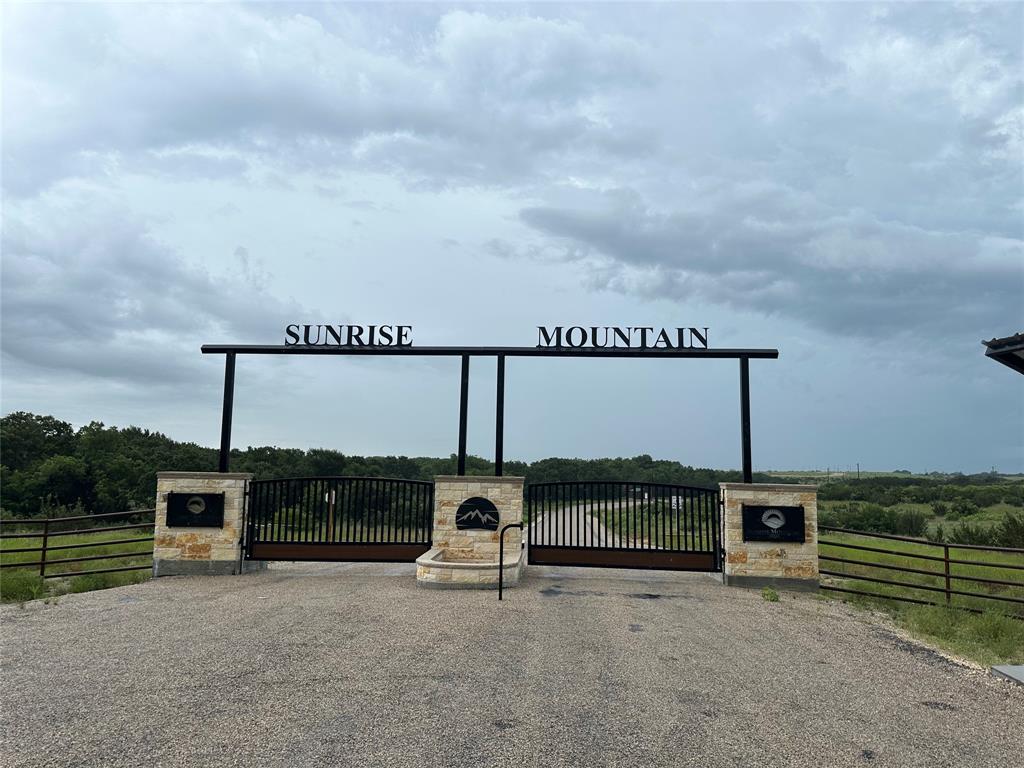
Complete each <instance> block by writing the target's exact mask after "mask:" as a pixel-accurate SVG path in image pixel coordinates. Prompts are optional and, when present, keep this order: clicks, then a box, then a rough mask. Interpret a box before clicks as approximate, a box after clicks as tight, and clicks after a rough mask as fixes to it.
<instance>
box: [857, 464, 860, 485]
mask: <svg viewBox="0 0 1024 768" xmlns="http://www.w3.org/2000/svg"><path fill="white" fill-rule="evenodd" d="M857 480H858V481H859V480H860V462H859V461H858V462H857Z"/></svg>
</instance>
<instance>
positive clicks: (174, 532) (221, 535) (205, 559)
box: [153, 472, 264, 576]
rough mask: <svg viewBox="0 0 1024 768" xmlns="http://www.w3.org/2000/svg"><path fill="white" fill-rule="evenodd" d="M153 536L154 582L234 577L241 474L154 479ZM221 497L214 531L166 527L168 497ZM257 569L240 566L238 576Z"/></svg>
mask: <svg viewBox="0 0 1024 768" xmlns="http://www.w3.org/2000/svg"><path fill="white" fill-rule="evenodd" d="M156 478H157V479H156V530H155V531H154V533H153V535H154V539H153V575H154V576H191V575H219V574H232V573H238V571H239V555H240V552H241V549H240V547H241V542H242V532H243V531H242V525H243V522H242V521H243V511H244V505H245V484H246V482H247V481H248V480H250V479H252V475H250V474H247V473H243V472H226V473H220V472H159V473H157V476H156ZM170 493H181V494H208V493H212V494H219V493H223V494H224V524H223V526H220V527H212V526H208V527H197V526H189V527H178V526H174V527H171V526H168V525H167V500H168V494H170ZM263 565H264V564H263V563H242V567H243V569H244V570H253V569H254V567H255V568H260V567H262V566H263Z"/></svg>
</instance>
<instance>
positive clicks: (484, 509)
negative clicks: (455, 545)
mask: <svg viewBox="0 0 1024 768" xmlns="http://www.w3.org/2000/svg"><path fill="white" fill-rule="evenodd" d="M499 519H500V515H499V514H498V508H497V507H496V506H494V502H492V501H490V500H489V499H485V498H482V497H480V496H473V497H472V498H469V499H466V500H465V501H464V502H462V504H460V505H459V508H458V510H457V511H456V512H455V527H456V528H457V529H458V530H460V531H465V530H473V529H477V530H483V531H496V530H498V520H499Z"/></svg>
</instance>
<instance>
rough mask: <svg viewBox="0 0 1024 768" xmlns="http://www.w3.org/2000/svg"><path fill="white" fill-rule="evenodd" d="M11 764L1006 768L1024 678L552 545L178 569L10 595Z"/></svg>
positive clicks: (1016, 738) (818, 606) (6, 645)
mask: <svg viewBox="0 0 1024 768" xmlns="http://www.w3.org/2000/svg"><path fill="white" fill-rule="evenodd" d="M0 620H2V628H0V633H2V635H0V636H2V641H3V648H2V650H3V654H2V660H0V673H2V686H0V734H2V737H3V745H2V748H0V749H2V752H0V764H2V765H4V766H8V767H10V768H14V767H16V766H76V767H78V768H83V767H88V766H104V767H105V768H107V767H109V768H116V767H117V766H146V767H147V768H148V767H149V766H158V767H161V768H162V767H163V766H203V767H204V768H205V767H206V766H253V765H256V766H261V767H262V766H320V765H323V766H360V767H362V766H377V765H380V766H403V767H404V766H410V767H411V766H417V768H421V767H422V766H432V767H434V766H438V767H443V768H449V767H452V766H467V767H472V768H481V767H483V768H489V767H490V766H531V767H532V766H538V767H540V766H543V767H544V768H548V767H550V766H586V767H588V768H589V767H591V766H622V767H624V768H625V767H627V766H628V767H632V766H636V767H637V768H641V767H643V768H651V767H660V766H673V767H675V766H689V765H692V766H710V767H712V768H714V767H716V766H759V767H760V766H815V768H816V767H817V766H821V765H823V766H900V768H904V767H905V766H927V767H928V768H935V767H936V766H971V768H984V766H999V768H1007V767H1008V766H1014V765H1020V764H1021V754H1022V752H1021V723H1024V688H1020V687H1015V686H1013V684H1011V683H1007V682H1001V681H998V680H996V679H994V678H992V677H991V676H989V675H987V674H985V673H983V672H980V671H976V670H972V669H969V668H965V667H962V666H959V665H956V664H953V663H950V662H949V661H947V660H945V659H943V658H942V657H940V656H938V655H936V654H934V653H932V652H931V651H928V650H926V649H924V648H922V647H921V646H918V645H916V644H913V643H909V642H907V641H905V640H903V639H901V638H900V637H898V636H897V635H895V634H894V633H893V632H892V631H891V630H890V629H889V628H887V627H886V626H885V625H883V624H880V623H878V622H876V621H874V620H871V619H869V618H867V617H866V616H865V614H862V613H860V612H855V611H853V610H852V609H848V608H846V607H843V606H841V605H837V604H833V603H828V602H824V601H821V600H818V599H816V598H814V597H807V596H801V597H795V598H793V597H788V596H786V597H784V599H783V600H782V601H781V602H779V603H767V602H765V601H763V600H762V599H761V597H760V595H759V594H758V593H757V592H748V591H743V590H735V589H726V588H724V587H722V586H721V585H719V584H717V583H715V582H714V581H713V580H712V579H711V578H710V577H708V576H705V575H696V574H652V573H648V572H638V571H633V572H616V571H598V570H594V569H580V570H579V571H575V572H574V571H571V570H564V571H556V570H555V569H540V568H534V569H532V571H531V572H530V575H529V576H528V577H527V579H526V580H525V581H524V583H523V585H522V586H520V587H519V588H517V589H515V590H512V591H510V592H509V593H508V594H507V599H506V600H505V601H504V602H502V603H498V602H497V600H496V599H495V594H494V593H493V592H474V591H450V592H448V591H433V590H424V589H419V588H417V587H416V585H415V583H414V582H413V579H412V575H411V570H410V568H409V567H407V566H404V565H402V566H380V565H326V566H310V565H298V566H289V567H283V568H275V569H273V570H271V571H268V572H265V573H262V574H253V575H247V576H240V577H219V578H210V577H195V578H174V579H161V580H158V581H154V582H149V583H146V584H141V585H135V586H131V587H123V588H119V589H113V590H107V591H104V592H95V593H90V594H82V595H73V596H68V597H66V598H64V599H62V600H61V602H60V604H59V605H57V606H46V605H42V604H30V605H28V606H27V607H26V608H24V609H19V608H17V607H16V606H6V607H4V608H2V609H0Z"/></svg>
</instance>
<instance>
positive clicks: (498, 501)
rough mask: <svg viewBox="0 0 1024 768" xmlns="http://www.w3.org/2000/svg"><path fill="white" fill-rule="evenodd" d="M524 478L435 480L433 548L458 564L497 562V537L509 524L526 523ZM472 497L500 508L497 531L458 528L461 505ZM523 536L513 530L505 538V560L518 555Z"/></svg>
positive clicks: (440, 478) (441, 476) (456, 476)
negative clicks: (457, 515)
mask: <svg viewBox="0 0 1024 768" xmlns="http://www.w3.org/2000/svg"><path fill="white" fill-rule="evenodd" d="M523 480H524V479H523V478H522V477H471V476H465V475H440V476H438V477H436V478H434V530H433V538H432V542H431V546H432V547H433V548H435V549H444V550H447V553H448V555H449V557H451V558H454V559H459V560H492V561H497V559H498V534H499V533H500V532H501V529H502V528H503V527H504V526H505V525H507V524H508V523H521V522H522V521H523ZM473 496H482V497H483V498H485V499H489V500H490V501H491V502H492V503H493V504H494V506H495V507H497V508H498V515H499V518H500V519H499V522H498V530H497V531H460V530H458V529H457V528H456V527H455V512H456V510H457V509H458V508H459V505H460V504H461V503H462V502H464V501H465V500H466V499H469V498H471V497H473ZM522 543H523V533H522V531H521V530H520V529H518V528H512V529H510V530H509V531H508V532H507V533H506V534H505V554H506V557H507V556H508V555H509V554H510V553H512V552H519V550H520V549H521V547H522Z"/></svg>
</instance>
